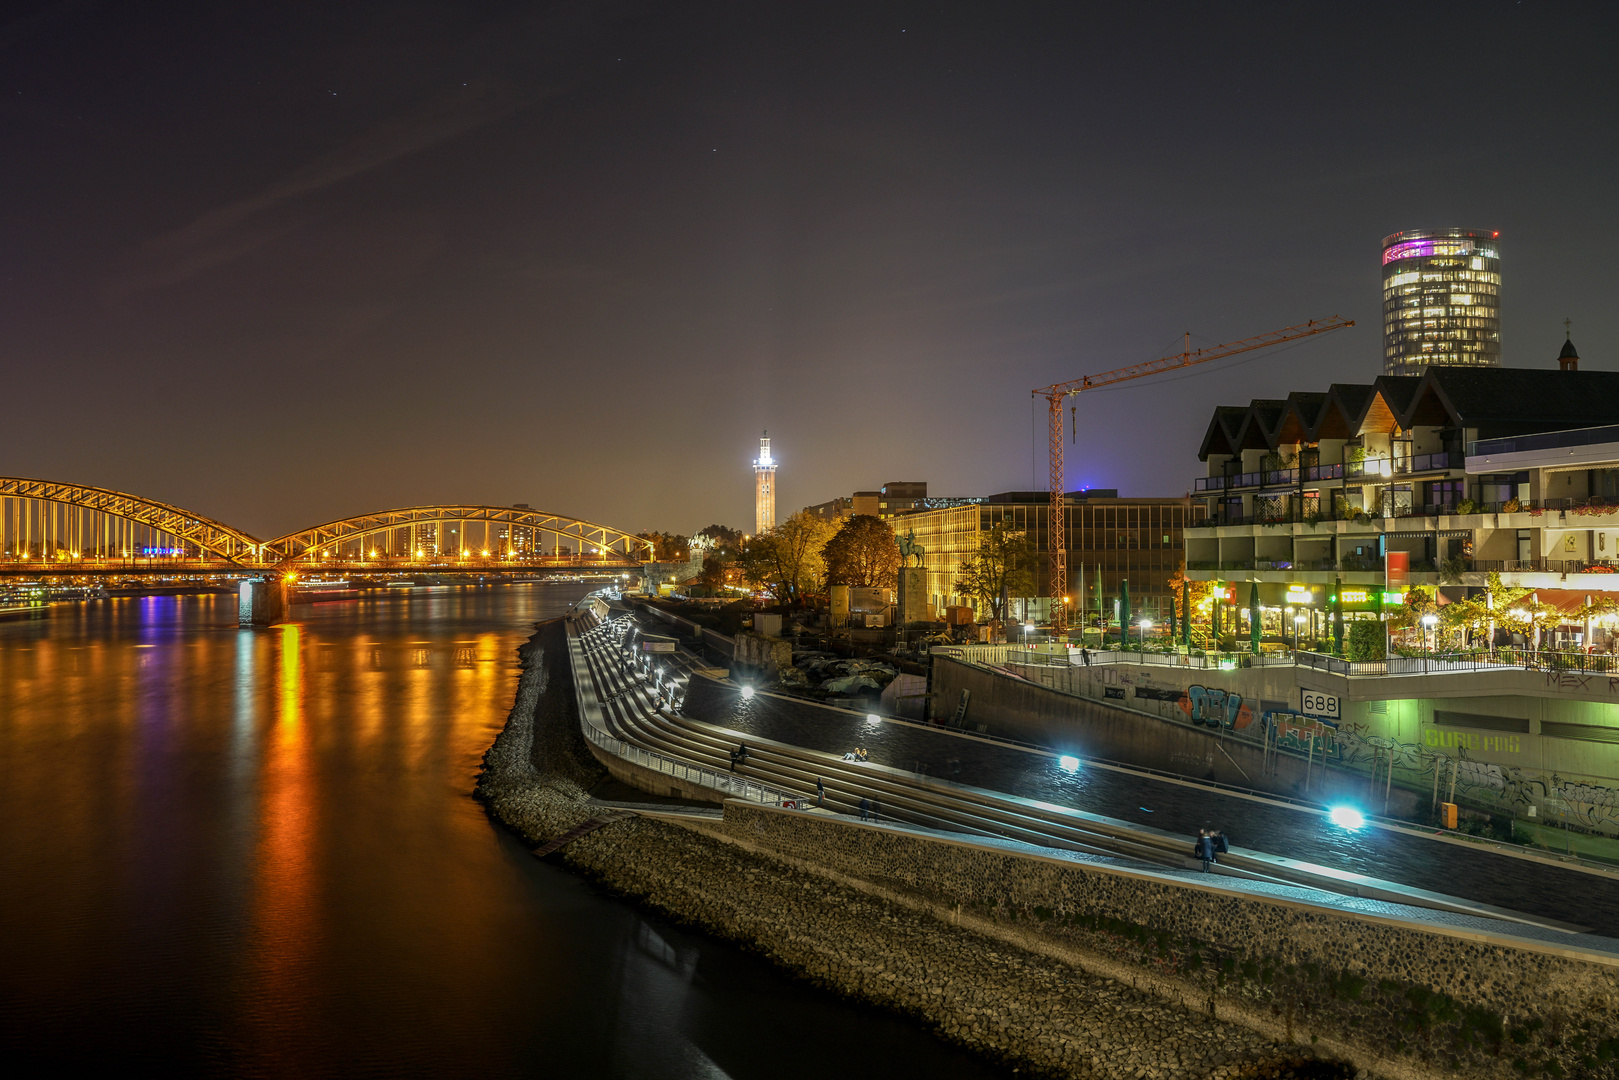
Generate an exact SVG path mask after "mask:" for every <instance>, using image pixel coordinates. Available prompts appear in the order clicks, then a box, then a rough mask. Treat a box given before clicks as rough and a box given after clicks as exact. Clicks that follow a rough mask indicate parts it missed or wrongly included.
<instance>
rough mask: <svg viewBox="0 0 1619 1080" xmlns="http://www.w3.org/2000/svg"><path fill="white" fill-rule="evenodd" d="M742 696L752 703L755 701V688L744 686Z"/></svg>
mask: <svg viewBox="0 0 1619 1080" xmlns="http://www.w3.org/2000/svg"><path fill="white" fill-rule="evenodd" d="M742 696H743V698H745V699H748V700H750V701H751V700H752V699H753V687H751V686H744V687H743V688H742Z"/></svg>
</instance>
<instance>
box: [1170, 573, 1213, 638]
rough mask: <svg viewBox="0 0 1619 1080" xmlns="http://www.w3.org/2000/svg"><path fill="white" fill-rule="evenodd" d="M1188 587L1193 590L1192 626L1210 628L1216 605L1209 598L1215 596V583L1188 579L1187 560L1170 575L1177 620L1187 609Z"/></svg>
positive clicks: (1171, 593)
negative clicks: (1185, 591) (1186, 592)
mask: <svg viewBox="0 0 1619 1080" xmlns="http://www.w3.org/2000/svg"><path fill="white" fill-rule="evenodd" d="M1188 586H1190V587H1191V590H1192V603H1191V615H1192V625H1193V626H1197V625H1199V624H1201V625H1203V626H1204V627H1208V625H1209V620H1210V619H1211V618H1212V612H1213V607H1214V605H1213V604H1212V603H1210V602H1209V598H1210V597H1211V596H1213V595H1214V582H1212V581H1193V580H1191V579H1190V578H1188V577H1187V576H1186V560H1184V559H1182V560H1181V564H1180V567H1179V568H1178V569H1176V571H1175V572H1174V573H1173V574H1171V575H1169V596H1170V599H1171V600H1173V601H1174V604H1175V618H1176V619H1177V620H1178V619H1179V618H1180V617H1181V613H1182V611H1184V610H1185V609H1186V597H1185V593H1184V592H1183V590H1184V589H1186V588H1187V587H1188Z"/></svg>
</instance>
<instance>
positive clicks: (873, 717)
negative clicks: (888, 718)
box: [866, 712, 882, 724]
mask: <svg viewBox="0 0 1619 1080" xmlns="http://www.w3.org/2000/svg"><path fill="white" fill-rule="evenodd" d="M881 720H882V717H880V716H878V715H877V714H876V713H874V712H869V713H867V714H866V723H868V724H876V723H879V722H881Z"/></svg>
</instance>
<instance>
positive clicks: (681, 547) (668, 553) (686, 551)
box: [635, 532, 691, 562]
mask: <svg viewBox="0 0 1619 1080" xmlns="http://www.w3.org/2000/svg"><path fill="white" fill-rule="evenodd" d="M635 535H636V538H637V539H640V540H650V541H652V559H653V561H654V562H685V561H686V560H687V559H689V558H690V557H691V552H690V548H689V547H688V545H689V544H690V541H689V540H688V539H687V538H686V537H685V536H684V535H682V534H681V533H666V532H639V533H636V534H635Z"/></svg>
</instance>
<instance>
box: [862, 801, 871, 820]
mask: <svg viewBox="0 0 1619 1080" xmlns="http://www.w3.org/2000/svg"><path fill="white" fill-rule="evenodd" d="M869 817H871V800H870V799H868V798H866V797H865V796H863V795H862V796H861V797H860V820H861V821H865V820H866V819H867V818H869Z"/></svg>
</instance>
